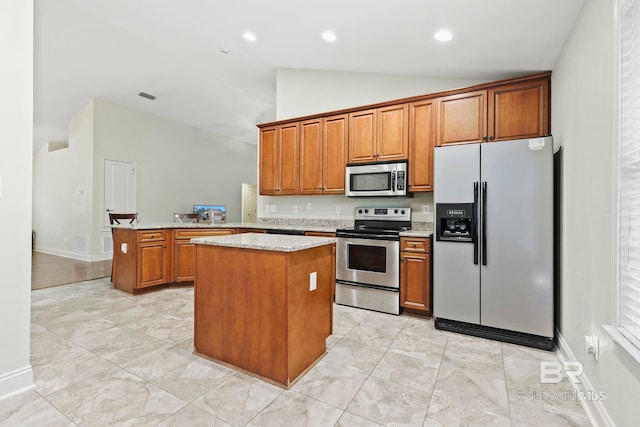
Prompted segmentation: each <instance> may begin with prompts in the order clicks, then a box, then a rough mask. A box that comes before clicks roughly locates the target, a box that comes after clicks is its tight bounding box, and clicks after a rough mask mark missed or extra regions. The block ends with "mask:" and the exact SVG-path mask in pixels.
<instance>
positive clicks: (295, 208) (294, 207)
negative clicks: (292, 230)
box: [293, 205, 298, 213]
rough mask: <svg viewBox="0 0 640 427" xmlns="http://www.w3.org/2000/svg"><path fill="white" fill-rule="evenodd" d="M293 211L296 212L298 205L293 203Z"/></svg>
mask: <svg viewBox="0 0 640 427" xmlns="http://www.w3.org/2000/svg"><path fill="white" fill-rule="evenodd" d="M293 213H298V205H293Z"/></svg>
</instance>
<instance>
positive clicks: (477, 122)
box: [436, 90, 487, 146]
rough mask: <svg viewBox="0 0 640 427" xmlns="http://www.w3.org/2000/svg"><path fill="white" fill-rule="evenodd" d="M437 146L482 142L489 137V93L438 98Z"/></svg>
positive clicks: (477, 92)
mask: <svg viewBox="0 0 640 427" xmlns="http://www.w3.org/2000/svg"><path fill="white" fill-rule="evenodd" d="M437 126H438V128H437V129H438V130H437V132H438V137H437V139H436V145H438V146H440V145H447V144H468V143H477V142H482V141H483V140H484V138H485V137H486V136H487V91H484V90H481V91H476V92H468V93H461V94H458V95H451V96H445V97H442V98H438V124H437Z"/></svg>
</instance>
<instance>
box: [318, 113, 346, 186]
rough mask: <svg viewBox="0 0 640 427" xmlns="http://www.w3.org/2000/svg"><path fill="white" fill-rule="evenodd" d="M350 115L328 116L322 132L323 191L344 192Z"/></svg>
mask: <svg viewBox="0 0 640 427" xmlns="http://www.w3.org/2000/svg"><path fill="white" fill-rule="evenodd" d="M348 119H349V116H348V115H347V114H341V115H337V116H331V117H326V118H325V119H324V128H323V132H322V137H323V140H324V143H323V153H322V158H323V165H322V177H323V180H322V181H323V184H322V192H323V193H324V194H344V173H345V168H346V165H347V156H348V149H349V120H348Z"/></svg>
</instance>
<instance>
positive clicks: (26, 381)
mask: <svg viewBox="0 0 640 427" xmlns="http://www.w3.org/2000/svg"><path fill="white" fill-rule="evenodd" d="M35 386H36V385H35V384H34V382H33V369H32V368H31V365H28V366H25V367H24V368H22V369H17V370H15V371H11V372H7V373H6V374H4V375H0V400H2V399H5V398H7V397H10V396H13V395H15V394H18V393H22V392H24V391H27V390H31V389H32V388H34V387H35Z"/></svg>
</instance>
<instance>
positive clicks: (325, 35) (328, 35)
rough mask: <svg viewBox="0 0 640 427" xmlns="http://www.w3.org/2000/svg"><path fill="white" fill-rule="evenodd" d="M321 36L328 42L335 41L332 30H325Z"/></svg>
mask: <svg viewBox="0 0 640 427" xmlns="http://www.w3.org/2000/svg"><path fill="white" fill-rule="evenodd" d="M322 38H323V39H325V40H326V41H328V42H334V41H336V35H335V34H334V33H333V32H332V31H325V32H324V33H322Z"/></svg>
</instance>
